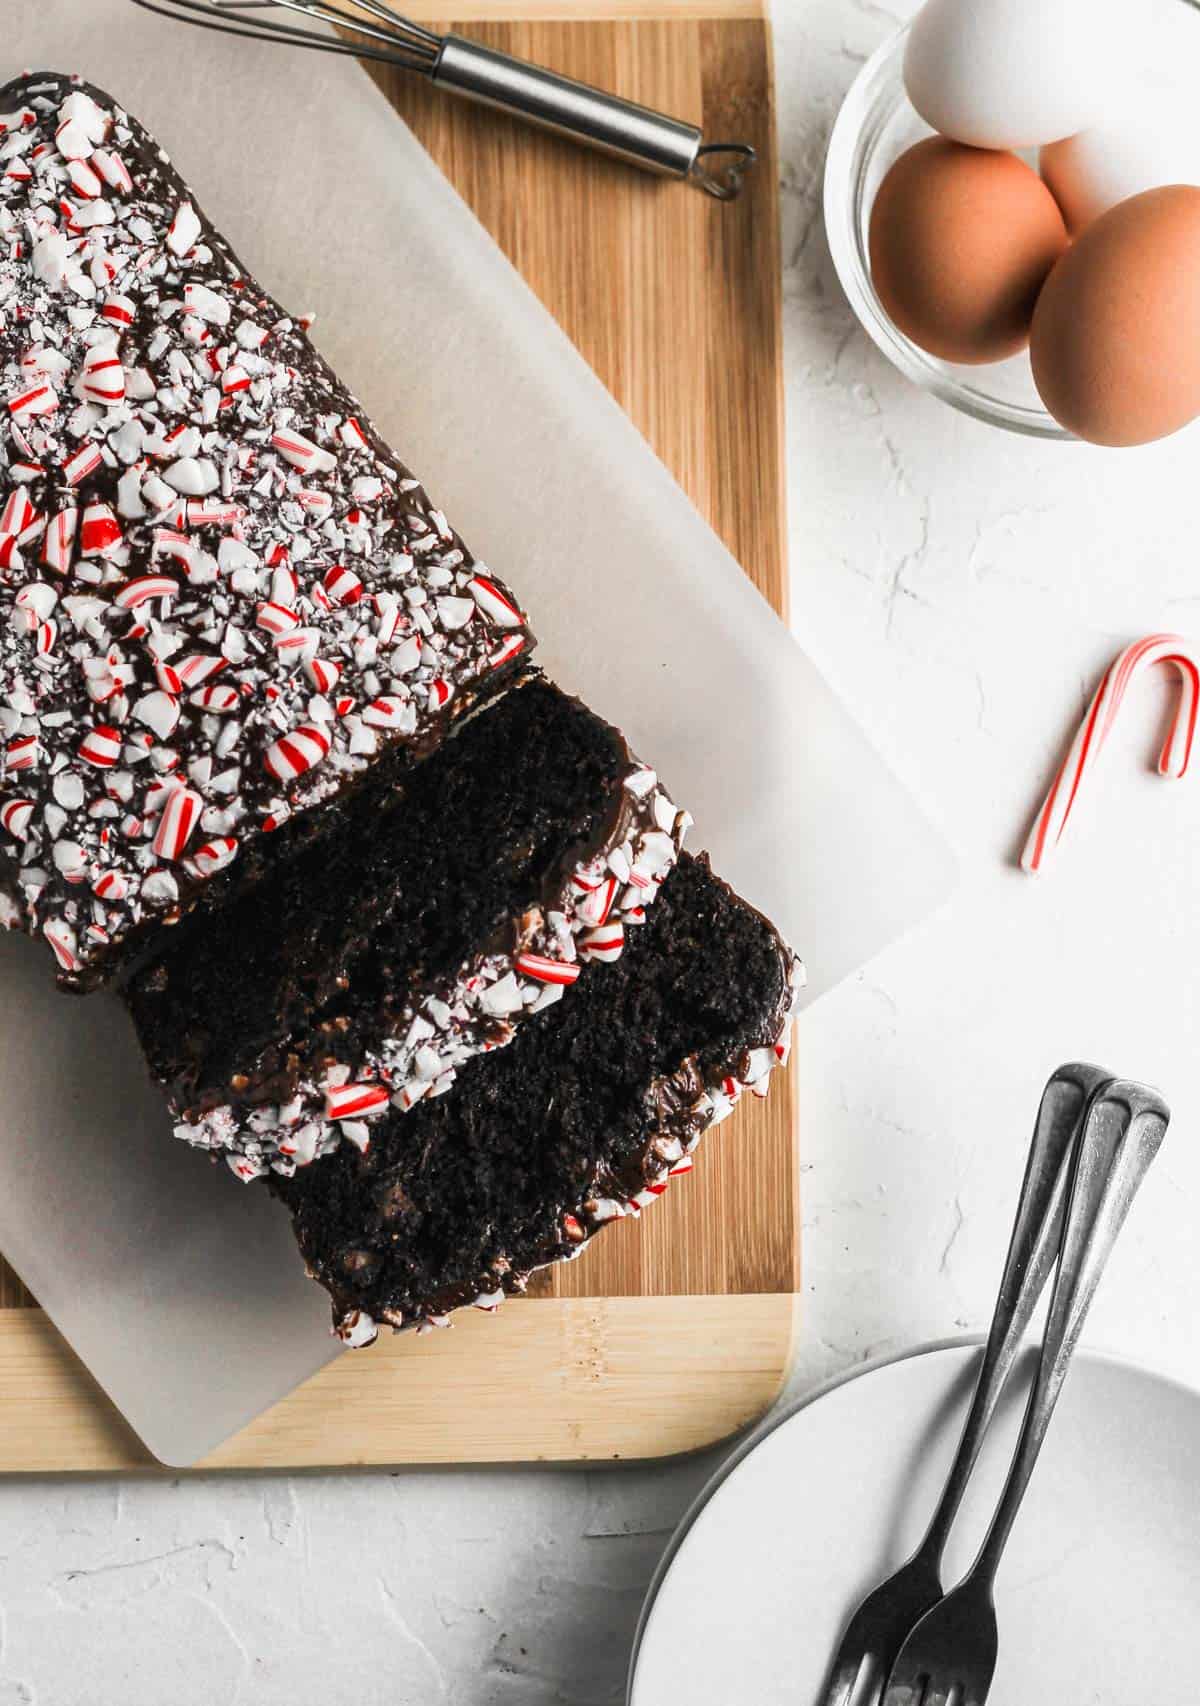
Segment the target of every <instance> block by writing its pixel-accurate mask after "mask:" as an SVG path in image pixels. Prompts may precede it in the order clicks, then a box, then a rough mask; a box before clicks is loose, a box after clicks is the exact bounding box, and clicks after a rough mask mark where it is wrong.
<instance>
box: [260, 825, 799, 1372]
mask: <svg viewBox="0 0 1200 1706" xmlns="http://www.w3.org/2000/svg"><path fill="white" fill-rule="evenodd" d="M800 977H801V972H800V967H799V963H798V962H797V960H796V959H795V957H794V955H793V954H792V953H791V952H790V951H789V950H788V949H787V948H786V947H785V946H784V944H783V942H782V941H781V939H780V937H779V936H778V934H777V933H776V931H775V930H774V928H773V927H772V926H771V925H770V924H769V923H768V922H767V920H766V919H765V918H763V917H762V916H761V915H760V914H759V913H757V912H755V911H754V910H753V908H751V907H750V906H748V905H747V904H746V903H745V902H744V901H742V900H740V899H739V898H738V896H737V895H735V894H734V893H733V891H732V890H731V889H729V888H728V887H727V886H726V885H725V884H724V883H722V882H720V881H719V880H718V879H717V878H716V877H715V876H713V874H712V872H711V871H710V869H709V867H708V862H707V860H706V859H704V858H697V859H693V858H690V857H688V856H687V855H686V854H685V855H684V856H683V858H682V859H681V860H680V861H679V864H678V865H677V866H676V868H675V869H674V870H673V871H672V873H671V874H670V876H669V877H668V878H667V880H666V882H665V883H664V884H663V888H662V893H661V895H660V896H659V898H658V900H657V902H656V903H655V905H654V907H653V909H652V911H651V912H650V913H649V914H648V915H647V919H646V922H645V924H644V925H643V926H642V927H641V928H640V929H639V930H637V931H635V932H631V934H630V939H629V944H628V948H627V950H626V952H625V954H624V955H623V956H622V958H621V960H620V961H619V962H618V963H617V964H616V965H611V966H595V965H585V966H584V968H583V970H582V973H581V975H580V977H579V981H578V983H577V984H576V986H575V988H574V989H573V990H572V992H571V998H570V1000H568V1001H564V1002H562V1003H561V1004H559V1005H557V1006H554V1007H551V1008H548V1009H545V1010H543V1011H541V1012H538V1013H536V1014H534V1015H533V1016H532V1017H531V1018H530V1019H529V1020H528V1022H527V1023H526V1024H524V1025H523V1026H522V1027H521V1028H520V1031H519V1033H518V1034H517V1035H516V1036H515V1037H514V1039H513V1042H512V1046H511V1047H510V1048H507V1049H505V1050H504V1051H503V1053H501V1054H499V1055H488V1056H479V1057H477V1058H476V1059H474V1060H471V1061H469V1062H467V1063H466V1065H465V1066H464V1067H463V1068H462V1070H461V1071H460V1073H459V1076H458V1082H457V1084H456V1085H455V1087H454V1090H453V1092H452V1094H450V1095H449V1096H446V1097H445V1098H443V1099H438V1100H428V1099H426V1100H424V1101H422V1102H421V1103H420V1104H419V1105H418V1106H416V1107H415V1108H413V1109H412V1111H411V1112H410V1113H407V1114H404V1115H401V1114H399V1113H396V1112H389V1113H388V1114H387V1115H385V1117H384V1118H383V1119H382V1120H380V1121H379V1122H378V1123H377V1124H376V1125H375V1126H374V1127H373V1128H372V1131H371V1137H370V1142H369V1144H368V1145H367V1146H366V1148H365V1149H364V1150H363V1151H361V1152H360V1151H359V1150H358V1149H357V1148H355V1147H352V1146H350V1145H348V1144H343V1145H342V1146H341V1147H340V1148H339V1149H338V1151H337V1152H336V1154H333V1155H330V1156H328V1157H327V1158H326V1159H325V1160H323V1161H322V1162H321V1163H320V1164H319V1165H318V1166H315V1167H310V1168H306V1169H304V1170H303V1171H302V1172H298V1173H296V1174H295V1175H294V1176H293V1177H291V1178H285V1177H281V1176H279V1175H274V1176H273V1177H272V1180H271V1188H272V1190H273V1191H274V1192H275V1193H276V1194H277V1195H278V1196H279V1197H280V1198H281V1199H282V1200H283V1202H284V1203H285V1204H286V1205H287V1207H288V1209H289V1210H290V1211H291V1214H292V1219H293V1223H294V1227H295V1232H296V1237H297V1239H298V1241H299V1244H300V1249H301V1251H302V1253H303V1256H304V1259H305V1261H306V1262H307V1264H308V1267H309V1270H310V1272H311V1273H312V1275H313V1277H314V1278H315V1279H317V1280H319V1281H320V1283H321V1284H322V1285H323V1286H324V1287H325V1288H326V1290H327V1291H328V1292H329V1293H330V1295H331V1297H332V1299H333V1316H334V1325H335V1328H336V1329H337V1331H338V1332H339V1333H340V1335H341V1336H342V1338H343V1339H345V1340H346V1342H347V1343H348V1344H351V1345H364V1344H368V1343H370V1341H371V1340H372V1339H373V1338H374V1337H375V1336H376V1332H377V1330H378V1325H379V1324H380V1323H385V1322H386V1323H388V1324H390V1325H392V1326H394V1327H409V1326H420V1325H422V1324H425V1323H430V1322H432V1323H439V1322H440V1321H441V1320H442V1319H443V1318H444V1316H445V1315H446V1314H447V1312H448V1311H450V1310H452V1309H455V1308H458V1307H460V1306H461V1305H464V1304H476V1305H478V1306H480V1307H484V1308H490V1307H492V1306H494V1305H495V1304H497V1303H499V1302H500V1301H501V1300H502V1299H503V1298H504V1297H505V1296H506V1295H507V1294H509V1293H512V1292H519V1291H521V1290H523V1289H524V1287H525V1284H526V1282H527V1280H528V1276H529V1274H530V1273H531V1271H532V1270H533V1269H535V1268H538V1267H541V1266H543V1265H545V1264H546V1263H549V1262H555V1261H563V1260H566V1259H568V1258H570V1257H573V1256H577V1255H579V1254H580V1252H581V1250H582V1248H583V1247H584V1245H585V1244H586V1243H587V1241H588V1239H589V1238H590V1237H591V1236H592V1234H593V1233H594V1232H596V1231H597V1230H598V1229H599V1228H600V1227H601V1226H603V1225H605V1224H606V1223H607V1222H608V1221H610V1220H614V1219H617V1218H619V1217H620V1216H622V1215H625V1214H629V1213H635V1212H638V1211H639V1210H640V1208H641V1207H643V1206H645V1205H646V1204H647V1203H649V1202H652V1201H653V1199H654V1197H655V1196H656V1195H657V1194H658V1193H659V1192H661V1191H662V1190H663V1189H664V1188H665V1186H666V1183H667V1181H668V1179H669V1178H670V1176H671V1174H672V1173H673V1172H679V1171H682V1170H685V1169H686V1168H688V1167H689V1166H690V1164H691V1163H690V1156H691V1153H692V1151H693V1150H694V1148H695V1147H696V1145H697V1143H698V1142H699V1140H700V1138H701V1136H702V1135H703V1133H704V1132H705V1131H706V1130H707V1129H708V1128H709V1127H710V1126H712V1125H713V1124H715V1123H716V1122H717V1121H718V1120H719V1119H721V1118H722V1117H724V1115H725V1114H727V1113H728V1112H729V1111H730V1109H731V1108H732V1107H733V1105H734V1102H735V1101H736V1100H737V1098H738V1096H739V1095H740V1094H741V1092H742V1090H743V1089H744V1088H749V1089H751V1090H752V1091H753V1092H754V1093H756V1094H758V1095H765V1094H766V1090H767V1080H768V1077H769V1074H770V1071H771V1069H772V1067H774V1066H776V1065H777V1064H779V1063H780V1062H781V1061H782V1060H784V1059H785V1058H786V1053H787V1046H788V1033H789V1028H790V1023H791V1017H792V1013H793V1009H794V1003H795V995H796V990H797V988H798V986H799V982H800Z"/></svg>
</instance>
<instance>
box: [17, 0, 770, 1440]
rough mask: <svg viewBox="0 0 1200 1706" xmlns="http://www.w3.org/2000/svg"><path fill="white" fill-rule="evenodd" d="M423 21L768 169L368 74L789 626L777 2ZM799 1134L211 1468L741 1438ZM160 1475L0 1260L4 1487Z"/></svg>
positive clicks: (752, 1126) (276, 1418)
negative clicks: (649, 110) (57, 1476)
mask: <svg viewBox="0 0 1200 1706" xmlns="http://www.w3.org/2000/svg"><path fill="white" fill-rule="evenodd" d="M435 3H436V0H435ZM407 10H408V11H409V12H410V13H411V14H412V15H414V16H418V17H420V18H422V19H423V20H425V21H433V22H436V23H437V24H438V27H449V28H454V29H459V30H461V31H462V33H464V34H469V35H472V36H474V37H476V38H477V39H479V40H481V41H484V42H486V43H488V44H489V45H492V46H495V47H498V48H501V49H503V50H505V51H507V52H510V53H515V54H519V55H522V56H523V57H526V58H529V59H533V60H536V61H538V62H539V63H541V64H545V65H549V66H552V67H553V68H555V69H556V70H560V71H563V72H565V73H567V74H568V75H570V76H573V77H580V78H583V79H584V80H585V81H587V82H590V83H595V84H598V85H600V86H601V87H604V88H611V89H614V90H616V91H617V92H619V93H620V94H623V95H626V96H630V97H632V98H633V99H634V100H637V101H641V102H643V103H645V104H646V105H648V106H652V107H657V108H659V109H661V110H663V111H665V112H669V113H672V114H675V115H677V116H679V117H682V118H686V119H690V120H692V121H694V122H696V123H698V124H700V125H702V126H703V129H704V131H705V134H706V137H707V138H709V139H713V140H716V139H725V140H729V139H734V140H739V141H749V142H752V143H753V144H754V146H755V147H756V148H757V149H758V152H759V165H758V167H757V169H756V170H755V172H753V173H752V174H751V176H750V178H749V180H748V182H747V186H746V188H745V190H744V191H743V194H742V197H741V199H740V200H739V201H737V202H735V203H732V204H728V205H723V204H720V203H717V202H715V201H712V200H710V199H709V198H707V197H705V196H702V195H700V194H698V193H696V192H695V191H693V190H690V189H688V188H686V187H684V186H682V185H680V184H678V183H673V182H664V181H662V180H658V179H652V178H647V177H644V176H642V175H641V174H638V173H636V172H633V171H631V170H629V169H628V168H627V167H623V166H621V165H619V164H616V163H614V162H610V161H608V160H605V159H603V158H601V157H599V156H597V155H595V154H590V153H587V152H585V151H584V150H581V149H578V148H574V147H572V146H570V145H568V144H565V143H563V142H560V141H558V140H557V139H555V138H552V137H548V136H542V135H539V134H537V133H536V132H532V131H530V130H529V129H527V128H524V127H522V126H520V125H518V124H516V123H515V122H513V121H510V120H508V119H506V118H504V117H502V116H499V115H497V114H495V113H491V112H484V111H482V110H480V109H476V108H470V107H466V106H463V105H462V104H460V103H457V102H454V101H452V100H450V99H447V98H446V97H445V96H442V95H439V94H438V93H436V92H435V91H433V90H431V89H429V88H427V87H426V86H424V85H423V84H421V83H419V82H417V81H416V80H415V79H411V78H407V77H405V76H404V75H402V74H401V73H398V72H390V71H387V70H382V69H380V68H376V75H377V77H378V80H379V82H380V84H381V86H382V87H383V89H384V90H385V92H386V94H387V95H388V97H389V99H391V101H392V102H393V104H394V105H395V107H396V108H397V110H398V111H399V112H400V113H401V114H402V115H403V116H404V118H405V119H406V120H407V122H408V123H409V124H410V125H411V126H412V128H413V129H414V130H415V132H416V134H417V135H418V137H420V139H421V140H422V142H424V144H425V146H426V147H427V148H428V149H429V150H430V152H431V153H432V155H433V156H434V158H435V159H436V160H437V161H438V163H439V164H440V165H441V166H442V168H443V169H444V170H445V172H446V173H447V174H448V176H449V177H450V179H451V181H452V182H453V183H454V184H455V185H456V186H457V188H458V189H459V191H460V192H461V193H462V195H463V196H464V197H465V198H466V200H467V201H468V202H469V203H470V205H471V206H472V208H474V210H475V212H476V213H477V214H478V216H479V218H480V219H481V220H482V221H483V223H484V224H485V225H486V226H487V228H488V229H489V230H490V231H491V233H492V234H493V236H494V237H495V238H496V241H497V242H498V243H499V244H500V245H501V246H502V248H503V249H504V250H505V251H506V253H507V254H508V255H509V257H510V258H511V260H512V261H513V262H514V264H515V265H516V266H517V267H518V268H519V269H520V270H521V272H522V273H523V274H524V276H525V277H526V279H527V280H528V281H529V283H530V284H531V285H532V287H533V289H534V290H535V291H536V292H537V293H538V295H539V296H540V297H541V299H542V301H543V302H544V303H545V304H546V306H547V308H548V309H549V310H550V312H551V313H552V314H554V315H555V316H556V318H557V319H558V320H559V321H560V322H561V324H562V325H563V327H564V328H565V330H566V331H567V333H568V334H569V335H570V337H571V338H573V339H574V341H575V343H576V344H577V345H578V346H579V348H580V349H581V350H582V352H583V354H584V355H585V356H586V357H587V359H588V360H589V361H590V362H591V364H592V366H593V367H594V368H595V369H596V371H597V373H598V374H599V375H600V377H601V378H602V379H603V380H604V382H605V384H606V385H608V387H609V388H610V390H611V391H612V392H613V394H614V395H615V396H616V398H617V400H618V401H619V402H620V403H621V404H622V406H623V407H624V408H625V409H626V410H627V411H628V412H629V414H630V415H631V416H632V418H633V420H634V421H635V422H636V424H637V425H638V427H639V428H640V429H641V431H642V432H643V433H644V434H645V435H646V437H647V438H648V439H649V441H650V443H651V444H652V445H653V446H654V448H655V449H656V450H657V452H658V454H659V455H660V456H661V457H662V459H663V460H664V461H665V462H666V464H667V466H668V467H669V468H670V469H671V470H672V471H673V473H674V474H675V475H676V477H677V478H678V479H679V481H680V482H681V484H682V485H683V487H684V489H685V490H686V491H687V493H688V495H689V496H690V497H691V499H692V500H693V502H694V503H695V504H696V505H697V506H698V508H699V509H700V511H701V513H702V514H703V515H705V516H706V517H707V518H708V520H709V521H710V522H711V523H712V525H713V527H714V528H715V529H716V530H717V532H718V533H719V534H720V535H721V536H722V538H723V539H724V540H725V542H726V544H727V545H728V546H729V548H730V550H731V551H732V552H733V553H734V555H735V556H736V557H737V558H738V560H739V561H740V562H742V563H743V564H745V565H746V570H747V573H749V574H750V575H751V576H752V578H753V579H754V581H755V583H756V584H757V585H758V586H759V587H760V588H761V590H762V591H763V592H764V593H765V595H766V596H767V597H768V598H769V599H770V600H771V602H772V603H773V604H774V606H775V608H776V609H777V610H779V611H780V612H781V614H782V613H784V609H785V603H786V584H787V583H786V563H785V547H784V485H783V455H782V452H783V431H782V369H781V334H780V266H779V228H778V214H777V205H776V186H777V171H776V153H775V128H774V113H773V105H772V101H773V95H772V83H771V45H770V28H769V25H768V23H767V22H766V20H765V19H764V17H763V15H762V11H761V8H760V5H759V4H758V0H645V3H642V0H475V3H474V4H473V5H472V7H471V9H470V14H469V16H467V17H465V18H460V19H456V20H455V21H454V23H453V24H450V25H449V26H446V25H445V24H444V21H443V20H440V19H436V18H434V17H433V15H432V13H431V12H430V11H429V10H428V0H426V9H424V10H422V9H421V8H420V6H418V7H417V9H416V10H415V11H414V8H413V7H412V5H409V6H408V7H407ZM600 709H601V710H602V709H603V707H602V706H601V707H600ZM795 1119H796V1112H795V1082H794V1075H793V1074H792V1073H791V1072H780V1073H777V1074H776V1082H775V1084H774V1086H773V1088H772V1090H771V1094H770V1097H769V1098H768V1099H767V1101H765V1102H758V1101H753V1099H752V1098H749V1097H747V1098H746V1099H745V1101H744V1103H743V1105H742V1106H741V1107H740V1108H739V1109H738V1110H737V1112H736V1113H735V1114H734V1116H733V1117H732V1118H731V1119H730V1120H728V1121H727V1122H726V1123H725V1124H724V1125H723V1126H722V1127H721V1128H720V1129H719V1130H718V1131H717V1132H715V1133H714V1134H713V1135H712V1136H711V1137H709V1138H708V1139H707V1140H706V1141H705V1142H704V1143H703V1144H702V1146H701V1148H700V1151H699V1154H698V1158H697V1165H696V1168H695V1170H694V1171H693V1172H692V1173H691V1174H690V1175H685V1176H683V1177H682V1178H681V1179H679V1180H678V1181H676V1182H675V1183H674V1184H673V1185H672V1187H671V1189H670V1190H669V1191H668V1192H667V1193H666V1195H665V1196H664V1197H663V1198H662V1199H661V1200H660V1201H659V1202H658V1203H657V1204H656V1205H655V1206H654V1207H653V1209H652V1210H651V1211H649V1212H648V1213H646V1214H645V1215H643V1216H642V1217H641V1219H640V1220H636V1221H634V1220H626V1221H623V1222H620V1223H618V1224H616V1225H614V1226H611V1227H609V1228H607V1229H606V1230H605V1232H604V1233H603V1235H602V1236H601V1237H600V1238H598V1239H597V1240H596V1242H595V1244H594V1245H593V1246H592V1248H591V1249H590V1251H589V1252H588V1253H587V1255H586V1256H585V1258H584V1259H583V1260H582V1261H580V1262H576V1263H573V1264H571V1265H569V1266H565V1267H558V1268H556V1269H552V1270H548V1271H547V1272H545V1273H543V1274H541V1275H539V1276H538V1277H537V1279H536V1281H535V1284H534V1286H533V1287H532V1288H531V1292H532V1295H531V1296H530V1298H528V1299H526V1300H522V1301H520V1302H514V1303H509V1304H506V1305H505V1307H504V1308H503V1309H501V1310H500V1311H499V1312H498V1314H496V1315H495V1316H487V1315H483V1314H473V1313H467V1314H465V1315H460V1316H459V1317H458V1318H457V1323H456V1325H455V1328H454V1330H453V1331H451V1332H445V1333H433V1334H430V1335H427V1336H425V1337H421V1338H418V1337H416V1336H414V1335H410V1334H405V1335H402V1336H400V1337H397V1338H394V1339H391V1340H389V1341H386V1342H385V1341H381V1342H380V1343H379V1344H378V1345H377V1346H376V1347H375V1348H374V1349H373V1350H371V1351H369V1352H366V1353H364V1354H361V1355H352V1356H344V1357H341V1358H339V1359H338V1360H337V1361H336V1362H334V1363H333V1364H332V1365H330V1367H329V1368H327V1369H326V1370H324V1371H323V1372H322V1373H321V1374H319V1375H317V1376H316V1377H315V1378H314V1379H313V1380H311V1381H309V1382H308V1383H307V1385H305V1386H304V1387H302V1388H301V1389H300V1390H299V1391H298V1392H296V1393H294V1394H293V1395H292V1396H291V1397H290V1398H288V1399H286V1400H285V1401H284V1402H283V1403H281V1404H279V1405H277V1406H276V1407H275V1408H274V1409H273V1410H271V1411H269V1412H267V1414H265V1415H263V1416H261V1417H260V1418H259V1419H258V1420H257V1421H256V1422H255V1423H253V1424H252V1425H251V1426H250V1427H248V1428H246V1429H245V1430H244V1431H243V1432H242V1433H240V1434H238V1435H237V1436H236V1437H235V1438H234V1439H232V1440H230V1441H229V1442H228V1443H227V1444H226V1445H224V1446H223V1447H222V1448H221V1449H220V1450H219V1451H217V1452H216V1453H214V1454H213V1456H212V1457H211V1458H209V1459H207V1460H206V1463H205V1465H204V1467H208V1468H214V1467H223V1468H230V1467H287V1466H298V1465H318V1464H350V1463H418V1462H422V1463H433V1462H484V1461H504V1460H508V1461H512V1460H532V1459H544V1460H553V1459H560V1460H571V1459H576V1460H581V1459H593V1460H594V1459H609V1460H611V1459H616V1458H636V1457H653V1456H659V1455H666V1454H669V1453H673V1452H680V1451H687V1450H694V1449H697V1448H699V1447H701V1446H703V1445H707V1444H711V1443H712V1442H713V1441H715V1440H718V1439H721V1438H724V1437H725V1436H727V1435H728V1434H730V1433H732V1432H733V1431H735V1430H736V1429H737V1428H739V1427H742V1426H743V1425H745V1424H747V1423H749V1422H751V1421H752V1420H754V1419H755V1418H756V1417H758V1416H759V1415H760V1414H761V1413H762V1412H763V1411H764V1410H765V1409H766V1408H767V1406H768V1405H769V1404H770V1402H771V1400H772V1399H773V1397H774V1396H775V1394H776V1392H777V1391H778V1389H779V1386H780V1384H781V1382H782V1380H783V1377H784V1375H785V1373H786V1369H787V1364H788V1359H789V1355H790V1347H791V1338H792V1329H793V1306H794V1302H795V1293H796V1291H797V1288H798V1284H799V1275H798V1260H799V1236H798V1229H799V1220H798V1199H797V1188H796V1173H797V1166H796V1145H795ZM131 1330H133V1329H131ZM151 1461H152V1460H151V1459H150V1458H149V1456H148V1454H147V1453H146V1451H145V1449H144V1448H143V1447H142V1446H141V1445H140V1443H139V1442H138V1441H137V1440H136V1438H135V1437H134V1436H133V1434H132V1432H131V1431H130V1429H129V1428H128V1427H127V1425H126V1424H125V1423H124V1421H123V1420H122V1419H121V1417H120V1416H119V1415H118V1414H117V1412H116V1411H115V1409H114V1408H113V1407H112V1405H111V1404H110V1403H109V1402H108V1400H107V1399H106V1398H105V1397H104V1396H103V1394H102V1393H101V1392H100V1391H99V1389H98V1388H97V1387H96V1385H95V1383H94V1382H93V1381H92V1379H91V1377H90V1376H89V1375H88V1373H87V1372H86V1370H85V1369H84V1368H83V1367H82V1366H81V1364H80V1363H79V1362H78V1361H77V1360H76V1359H75V1357H74V1356H73V1355H72V1353H71V1352H70V1351H69V1350H68V1349H67V1347H66V1346H65V1344H64V1343H63V1341H62V1340H61V1339H60V1338H59V1337H58V1335H57V1333H56V1332H55V1331H54V1329H53V1327H51V1325H50V1324H49V1322H48V1321H47V1319H46V1318H45V1316H44V1315H42V1313H41V1312H40V1311H39V1310H38V1309H37V1308H36V1307H35V1306H34V1304H33V1300H32V1299H31V1298H30V1297H29V1296H28V1294H27V1293H26V1292H25V1290H24V1289H23V1287H22V1286H21V1284H20V1281H19V1279H18V1278H17V1276H16V1275H15V1274H13V1273H12V1272H11V1270H9V1269H7V1268H6V1267H4V1265H3V1263H2V1262H0V1469H8V1470H46V1469H89V1470H95V1469H124V1468H145V1467H147V1466H149V1465H150V1464H151Z"/></svg>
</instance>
